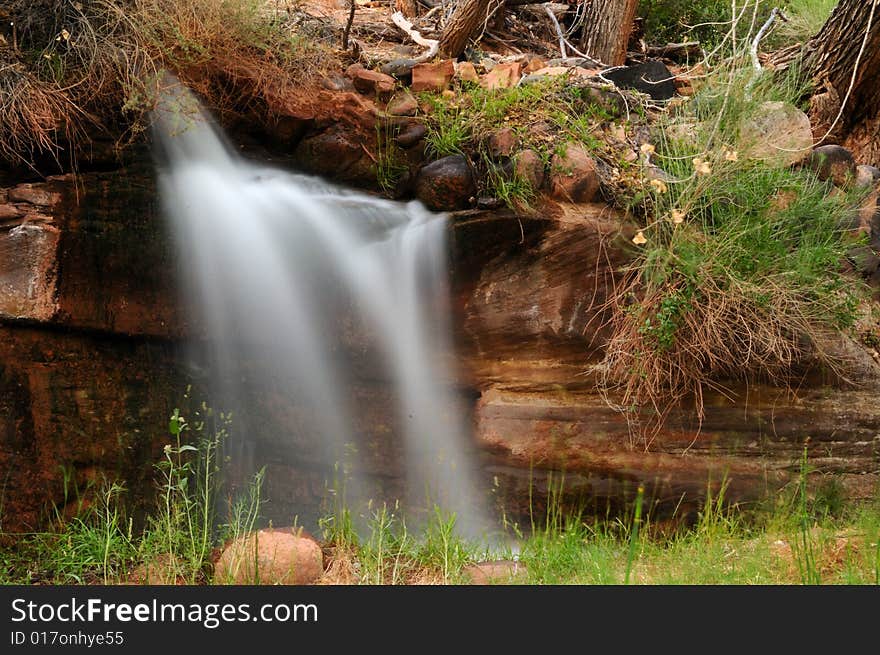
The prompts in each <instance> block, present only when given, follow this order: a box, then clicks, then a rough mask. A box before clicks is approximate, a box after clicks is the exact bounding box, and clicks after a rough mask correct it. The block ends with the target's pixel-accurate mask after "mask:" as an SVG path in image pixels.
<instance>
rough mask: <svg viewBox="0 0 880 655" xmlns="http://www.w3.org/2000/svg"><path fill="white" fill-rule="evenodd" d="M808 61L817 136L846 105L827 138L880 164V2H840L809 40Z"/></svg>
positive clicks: (822, 133)
mask: <svg viewBox="0 0 880 655" xmlns="http://www.w3.org/2000/svg"><path fill="white" fill-rule="evenodd" d="M869 22H870V32H868V26H869ZM866 33H867V34H868V38H867V41H866V40H865V34H866ZM863 44H864V50H863V49H862V45H863ZM860 53H861V56H860ZM805 61H806V63H807V68H808V70H810V71H811V73H812V76H813V79H814V80H815V82H816V93H815V95H814V96H813V99H812V101H811V106H810V114H811V116H810V117H811V119H812V121H813V126H814V130H815V133H816V136H817V138H821V137H823V136H825V134H826V132H828V130H829V129H831V126H832V125H833V124H834V121H835V119H836V118H837V115H838V113H840V111H841V106H843V112H842V114H841V116H840V119H839V120H838V121H837V124H836V125H835V126H834V129H833V130H832V132H831V134H830V135H829V136H828V139H827V141H829V142H836V143H839V144H841V145H843V146H845V147H847V148H849V149H850V150H851V151H852V152H853V154H854V155H855V156H856V159H857V160H859V161H860V162H862V163H866V164H872V165H874V166H877V165H880V0H840V2H839V3H838V5H837V7H836V8H835V9H834V11H833V12H832V13H831V16H830V17H829V18H828V21H827V22H826V23H825V25H824V26H823V27H822V29H821V30H820V31H819V34H817V35H816V36H815V37H813V38H812V39H811V40H810V41H809V43H807V46H806V59H805ZM857 64H858V69H857V70H856V65H857ZM854 70H855V71H856V76H855V81H854V83H853V87H852V91H851V92H850V96H849V99H846V95H847V90H848V89H849V86H850V83H852V82H853V71H854ZM844 102H845V103H846V104H845V105H844V104H843V103H844Z"/></svg>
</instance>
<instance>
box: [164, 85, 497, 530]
mask: <svg viewBox="0 0 880 655" xmlns="http://www.w3.org/2000/svg"><path fill="white" fill-rule="evenodd" d="M155 125H156V134H157V137H158V138H157V143H158V144H159V148H160V151H161V153H162V157H161V164H160V165H159V184H160V193H161V197H162V203H163V206H164V209H165V214H166V215H167V219H168V221H169V225H170V229H171V233H172V235H173V238H174V240H175V243H176V244H177V246H178V256H179V258H180V265H181V268H182V270H183V271H184V279H183V280H182V284H183V291H184V293H183V295H182V297H183V299H184V301H185V302H186V303H187V305H188V306H189V307H190V308H191V310H192V312H193V317H194V322H195V323H196V324H198V325H200V326H203V330H204V333H205V334H204V337H205V339H204V343H206V344H208V346H207V353H208V355H207V361H208V366H207V369H208V371H207V377H208V379H209V380H210V381H211V385H210V386H211V390H212V394H213V398H212V402H213V403H215V404H217V405H221V406H222V405H223V404H224V403H231V404H234V403H236V402H240V401H241V400H242V399H243V398H246V397H247V396H248V393H249V392H248V391H247V390H245V389H244V388H243V387H244V386H251V387H253V386H255V387H256V388H259V389H264V390H271V393H272V394H273V395H274V396H275V397H280V398H282V399H287V400H289V401H290V404H291V407H295V408H296V411H292V412H291V414H290V416H291V419H290V421H289V422H288V424H287V425H285V429H286V430H289V433H290V434H289V435H275V436H276V439H277V438H281V439H282V440H283V439H285V438H289V440H290V441H291V442H292V443H304V440H303V438H302V434H308V435H311V441H309V440H305V442H307V443H312V444H314V448H316V449H317V450H319V451H320V452H312V453H309V459H310V460H318V461H321V462H323V463H324V464H325V469H324V470H325V471H326V472H328V474H329V471H330V470H331V469H332V467H333V465H334V464H338V463H339V462H340V461H342V459H343V458H344V457H346V456H347V455H346V453H348V454H349V455H350V454H351V453H354V457H355V459H356V458H357V449H358V448H359V447H363V446H362V445H361V446H359V444H361V443H362V439H361V438H360V437H359V433H360V431H361V426H360V417H359V415H358V411H357V409H356V407H355V406H354V404H353V403H352V401H351V397H352V393H351V388H352V385H353V384H354V382H355V378H356V372H355V370H354V366H353V364H352V363H351V362H352V350H355V351H357V350H358V348H360V349H361V350H369V351H371V352H375V356H374V357H373V359H372V360H370V361H372V362H373V363H372V365H371V368H370V374H371V375H373V376H375V377H376V378H382V379H385V380H388V381H389V383H390V388H391V389H392V390H393V397H394V408H393V410H391V411H392V412H393V413H394V414H395V416H394V420H393V421H390V420H389V423H392V422H393V424H394V425H395V426H397V428H396V432H399V434H390V435H388V438H390V439H400V440H401V443H402V449H403V452H404V454H405V478H406V493H405V496H406V497H405V498H401V499H400V500H401V501H403V502H404V503H405V504H406V506H408V507H414V508H418V507H421V508H422V509H425V508H428V509H432V508H434V507H435V506H437V507H440V508H442V509H443V510H445V511H446V512H451V513H455V516H456V525H457V528H458V530H459V532H460V533H462V534H463V535H466V536H480V535H484V534H485V532H486V529H487V526H488V522H487V518H486V515H485V513H484V511H483V509H482V502H481V499H482V498H483V495H482V492H481V491H480V490H479V489H478V485H477V482H476V479H477V476H476V467H475V464H474V461H473V456H472V454H471V453H470V452H469V450H470V444H469V439H470V435H469V430H468V429H467V424H466V414H465V413H464V412H463V411H462V410H463V408H462V407H461V406H460V403H459V400H458V398H457V395H456V393H455V392H454V389H453V386H452V382H453V380H454V372H453V371H452V370H450V368H451V367H450V365H449V362H450V361H452V360H451V354H452V344H451V338H450V326H449V324H448V289H447V256H446V234H447V225H446V223H447V219H446V217H445V216H443V215H438V214H433V213H430V212H428V211H427V210H426V209H425V208H424V207H423V206H422V205H421V204H419V203H415V202H412V203H408V204H404V203H398V202H391V201H387V200H383V199H379V198H376V197H373V196H369V195H366V194H363V193H357V192H354V191H350V190H346V189H342V188H339V187H336V186H332V185H330V184H327V183H325V182H323V181H321V180H319V179H316V178H313V177H308V176H304V175H296V174H291V173H287V172H283V171H280V170H273V169H271V168H267V167H265V166H260V165H258V164H255V163H253V162H250V161H246V160H244V159H242V158H241V157H240V156H238V155H237V154H236V153H235V152H233V151H232V150H231V148H230V147H229V146H228V145H227V144H226V143H225V142H224V140H223V138H222V136H221V135H220V134H219V133H218V131H217V129H216V128H215V127H214V125H213V124H212V122H211V121H210V119H209V118H208V117H207V116H206V115H205V114H204V112H203V111H202V110H201V109H200V108H199V107H198V104H197V102H196V101H195V100H194V99H193V97H192V96H191V95H190V94H189V93H188V92H187V91H186V90H184V89H181V88H180V87H176V88H175V90H174V91H173V92H171V93H169V94H168V95H167V96H166V98H165V99H164V100H163V102H162V103H160V106H159V108H158V109H157V111H156V121H155ZM352 334H354V335H355V336H354V337H353V336H352ZM352 343H354V344H356V346H355V347H352ZM365 344H366V345H365ZM232 424H233V431H234V433H235V437H234V439H235V440H237V441H238V442H239V448H238V450H233V451H232V452H238V453H248V452H251V453H252V454H251V457H254V455H253V452H254V449H253V448H250V449H249V448H248V445H249V444H248V440H249V438H250V437H249V435H248V431H249V429H248V425H246V424H244V425H242V424H237V421H236V419H235V418H233V421H232ZM293 451H294V449H291V457H294V456H295V453H294V452H293ZM241 456H244V455H241ZM256 457H257V458H258V455H257V456H256ZM255 464H256V466H259V461H257V462H255ZM345 475H346V476H347V477H348V478H349V479H348V480H347V481H346V485H347V486H346V488H347V495H348V502H351V503H355V504H357V503H360V504H363V503H364V502H366V501H368V500H369V499H368V498H366V494H367V492H365V491H364V489H365V488H366V487H367V485H365V484H364V481H363V480H362V479H359V477H358V467H357V465H355V466H353V467H352V468H351V470H346V472H345ZM272 500H273V499H272V498H270V499H269V501H270V502H271V501H272ZM386 500H387V499H386Z"/></svg>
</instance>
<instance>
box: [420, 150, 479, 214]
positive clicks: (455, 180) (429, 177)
mask: <svg viewBox="0 0 880 655" xmlns="http://www.w3.org/2000/svg"><path fill="white" fill-rule="evenodd" d="M476 191H477V187H476V184H475V182H474V176H473V173H472V171H471V167H470V165H469V164H468V161H467V159H466V158H465V157H464V156H462V155H451V156H449V157H443V158H442V159H438V160H437V161H434V162H431V163H430V164H428V165H427V166H425V167H423V168H422V169H421V170H420V171H419V175H418V178H416V197H417V198H418V199H419V200H421V201H422V202H423V203H425V205H427V207H428V208H429V209H433V210H436V211H452V210H456V209H464V208H466V207H468V206H469V205H470V201H471V198H473V196H474V194H475V193H476Z"/></svg>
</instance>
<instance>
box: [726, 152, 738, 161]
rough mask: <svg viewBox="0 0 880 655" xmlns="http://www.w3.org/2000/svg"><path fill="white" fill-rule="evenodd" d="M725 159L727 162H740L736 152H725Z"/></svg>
mask: <svg viewBox="0 0 880 655" xmlns="http://www.w3.org/2000/svg"><path fill="white" fill-rule="evenodd" d="M724 159H726V160H727V161H739V154H738V153H737V152H736V150H725V151H724Z"/></svg>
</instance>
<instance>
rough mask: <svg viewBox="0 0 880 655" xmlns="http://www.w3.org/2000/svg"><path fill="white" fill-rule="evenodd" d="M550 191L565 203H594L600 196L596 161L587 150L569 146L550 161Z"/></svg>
mask: <svg viewBox="0 0 880 655" xmlns="http://www.w3.org/2000/svg"><path fill="white" fill-rule="evenodd" d="M550 189H551V191H552V193H553V197H554V198H557V199H558V200H562V201H564V202H592V201H593V200H595V199H596V197H597V196H598V195H599V175H598V171H597V169H596V160H595V159H593V157H592V156H591V154H590V152H589V150H587V149H586V148H584V147H582V146H579V145H574V144H569V146H568V147H567V148H566V151H565V154H556V155H553V159H552V160H551V161H550Z"/></svg>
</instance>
